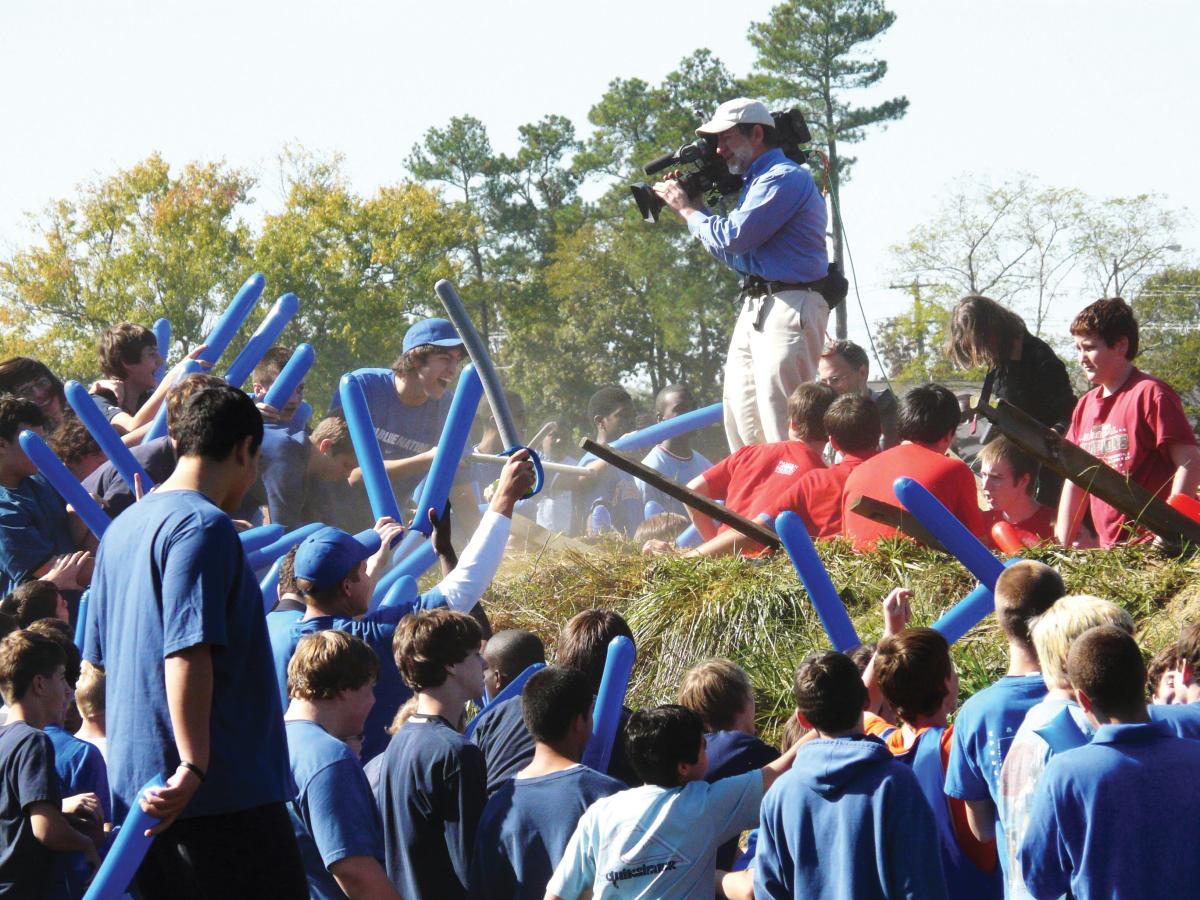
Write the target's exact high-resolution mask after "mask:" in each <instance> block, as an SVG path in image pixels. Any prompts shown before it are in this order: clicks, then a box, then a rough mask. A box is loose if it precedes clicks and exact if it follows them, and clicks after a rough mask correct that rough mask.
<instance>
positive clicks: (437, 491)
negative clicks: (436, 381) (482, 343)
mask: <svg viewBox="0 0 1200 900" xmlns="http://www.w3.org/2000/svg"><path fill="white" fill-rule="evenodd" d="M482 398H483V382H482V381H480V380H479V372H478V371H476V369H475V366H474V365H473V364H471V363H468V364H467V365H466V366H464V367H463V370H462V374H461V375H459V376H458V386H457V387H456V388H455V389H454V400H453V401H452V402H451V403H450V412H449V413H448V414H447V415H446V424H445V425H443V426H442V436H441V439H440V440H439V441H438V445H437V451H436V453H435V454H434V457H433V465H431V466H430V467H429V474H428V475H426V476H425V481H424V483H423V487H422V488H421V495H420V498H419V499H418V501H417V512H416V515H415V517H414V519H413V522H412V528H413V530H414V531H419V532H421V534H423V535H425V536H426V537H429V535H430V534H432V533H433V526H432V525H430V524H429V510H431V509H433V510H436V511H437V514H438V515H439V516H440V515H441V514H442V510H444V509H445V508H446V501H447V500H449V499H450V488H451V486H452V485H453V484H454V476H455V474H456V473H457V472H458V464H459V461H460V460H461V459H462V455H463V451H464V450H465V449H466V446H467V441H468V440H469V439H470V437H471V424H472V423H473V422H474V421H475V413H476V412H477V411H478V409H479V401H480V400H481V399H482ZM397 521H399V520H397Z"/></svg>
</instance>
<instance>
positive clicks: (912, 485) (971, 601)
mask: <svg viewBox="0 0 1200 900" xmlns="http://www.w3.org/2000/svg"><path fill="white" fill-rule="evenodd" d="M892 490H893V491H895V492H896V499H898V500H899V501H900V502H901V503H903V504H904V506H905V508H906V509H907V510H908V511H909V512H911V513H912V514H913V515H914V516H916V517H917V519H918V520H919V521H920V523H921V524H922V525H924V526H925V528H926V529H927V530H928V531H929V532H930V533H931V534H932V535H933V536H934V537H935V538H937V539H938V541H939V542H940V543H941V545H942V546H943V547H945V548H946V552H947V553H949V554H951V555H952V556H954V557H955V558H956V559H957V560H958V561H959V562H960V563H962V564H963V566H965V567H966V569H967V571H968V572H970V573H971V574H972V575H974V576H975V577H976V578H978V579H979V587H977V588H975V590H973V591H971V593H969V594H967V596H965V597H963V599H961V600H959V601H958V603H956V604H955V605H954V606H952V607H950V609H948V610H946V612H945V613H943V614H942V617H941V618H940V619H938V620H937V621H936V622H934V623H933V627H934V628H935V629H936V630H938V631H940V632H941V633H942V637H944V638H945V639H946V642H947V643H950V644H953V643H954V642H955V641H957V640H958V639H959V638H960V637H962V636H963V635H964V634H966V633H967V632H968V631H970V630H971V629H972V628H974V627H975V626H976V625H978V624H979V623H980V622H981V621H983V620H984V619H985V618H987V616H988V614H989V613H991V612H992V611H993V610H994V609H995V607H996V601H995V598H994V597H993V596H992V591H993V590H995V588H996V579H997V578H999V577H1000V573H1001V572H1003V571H1004V567H1005V565H1006V564H1005V563H1003V562H1001V561H1000V560H998V559H996V557H995V556H993V555H992V552H991V551H990V550H988V548H987V547H985V546H984V545H983V544H982V543H981V542H980V540H979V538H977V537H975V535H973V534H971V532H970V531H968V530H967V527H966V526H965V525H963V523H962V522H960V521H958V519H957V518H955V516H954V514H953V513H952V512H950V510H948V509H946V507H945V505H943V503H942V502H941V501H940V500H938V498H937V497H935V496H933V494H931V493H929V491H928V490H927V489H926V488H925V486H924V485H922V484H921V483H920V482H917V481H914V480H913V479H911V478H897V479H896V481H895V483H894V484H893V485H892ZM1017 561H1018V560H1016V559H1013V560H1009V562H1008V563H1007V564H1008V565H1011V564H1012V563H1014V562H1017Z"/></svg>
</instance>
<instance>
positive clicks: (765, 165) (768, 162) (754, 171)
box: [743, 147, 784, 181]
mask: <svg viewBox="0 0 1200 900" xmlns="http://www.w3.org/2000/svg"><path fill="white" fill-rule="evenodd" d="M783 159H784V156H783V151H782V150H780V149H779V148H778V147H772V148H771V149H770V150H767V151H766V152H765V153H763V154H762V156H760V157H758V159H756V160H754V162H752V163H750V168H748V169H747V170H746V174H745V175H744V176H743V177H744V178H745V180H746V181H749V180H750V179H751V178H757V177H758V176H759V175H761V174H762V173H763V172H765V171H766V170H767V169H769V168H770V167H771V166H773V165H775V164H776V163H778V162H782V161H783Z"/></svg>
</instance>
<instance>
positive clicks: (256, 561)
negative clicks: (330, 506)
mask: <svg viewBox="0 0 1200 900" xmlns="http://www.w3.org/2000/svg"><path fill="white" fill-rule="evenodd" d="M324 527H325V525H324V523H322V522H309V523H308V524H307V525H302V526H300V527H299V528H296V529H293V530H292V531H289V532H287V534H285V535H283V536H282V537H280V538H276V539H275V540H273V541H272V542H271V543H269V544H267V545H266V546H265V547H259V548H258V549H257V550H254V551H252V552H250V553H247V554H246V562H247V563H248V564H249V565H250V568H251V569H253V570H254V571H255V572H257V571H258V570H259V569H265V568H267V567H268V566H269V565H270V564H271V563H273V562H275V560H277V559H279V558H280V557H281V556H283V555H284V554H285V553H287V552H288V551H289V550H291V549H292V548H293V547H295V546H296V545H297V544H299V543H300V542H301V541H303V540H304V539H305V538H306V537H308V536H309V535H310V534H313V533H314V532H317V531H320V530H321V529H322V528H324Z"/></svg>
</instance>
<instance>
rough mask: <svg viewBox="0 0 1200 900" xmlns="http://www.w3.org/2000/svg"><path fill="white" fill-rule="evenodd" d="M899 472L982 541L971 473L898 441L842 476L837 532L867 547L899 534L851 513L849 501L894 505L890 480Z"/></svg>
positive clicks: (955, 461) (956, 462) (956, 461)
mask: <svg viewBox="0 0 1200 900" xmlns="http://www.w3.org/2000/svg"><path fill="white" fill-rule="evenodd" d="M902 475H906V476H908V477H909V478H911V479H913V480H914V481H916V482H917V483H918V484H920V485H922V486H923V487H924V488H925V489H926V490H927V491H929V493H931V494H933V496H935V497H937V498H938V499H939V500H941V501H942V504H943V505H944V506H945V507H946V509H948V510H950V512H952V513H953V514H954V515H955V516H956V517H957V518H958V520H959V521H960V522H962V523H963V524H964V525H966V526H967V529H968V530H969V531H970V532H971V534H973V535H975V536H976V537H978V538H980V539H981V540H982V539H983V533H984V531H983V514H982V513H981V512H980V510H979V497H978V492H977V491H976V489H975V476H974V475H972V474H971V470H970V469H969V468H968V467H967V464H966V463H965V462H963V461H962V460H961V459H952V458H950V457H949V456H945V455H943V454H941V453H935V452H934V451H932V450H930V449H929V448H928V447H922V446H921V445H920V444H898V445H896V446H895V447H892V448H890V449H888V450H884V451H883V452H882V453H878V454H876V455H875V456H873V457H871V458H870V459H868V460H867V461H866V462H864V463H863V464H862V465H860V466H859V467H858V468H856V469H855V470H854V471H853V472H851V473H850V477H849V478H847V479H846V488H845V490H844V491H843V492H842V532H843V533H844V534H845V535H846V537H848V538H850V539H851V540H852V541H854V548H855V549H856V550H871V549H873V548H874V547H875V544H876V543H877V542H878V541H879V540H880V539H881V538H887V537H895V536H896V534H897V533H898V532H897V531H896V529H895V528H892V527H891V526H890V525H882V524H880V523H879V522H876V521H874V520H873V519H868V518H867V517H866V516H860V515H859V514H858V513H853V512H851V511H850V506H851V504H853V503H854V501H855V500H857V499H858V498H859V497H870V498H872V499H874V500H882V501H883V502H884V503H890V504H891V505H892V506H899V505H900V501H899V500H897V499H896V492H895V491H894V490H892V484H893V483H894V482H895V481H896V479H897V478H899V477H900V476H902Z"/></svg>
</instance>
